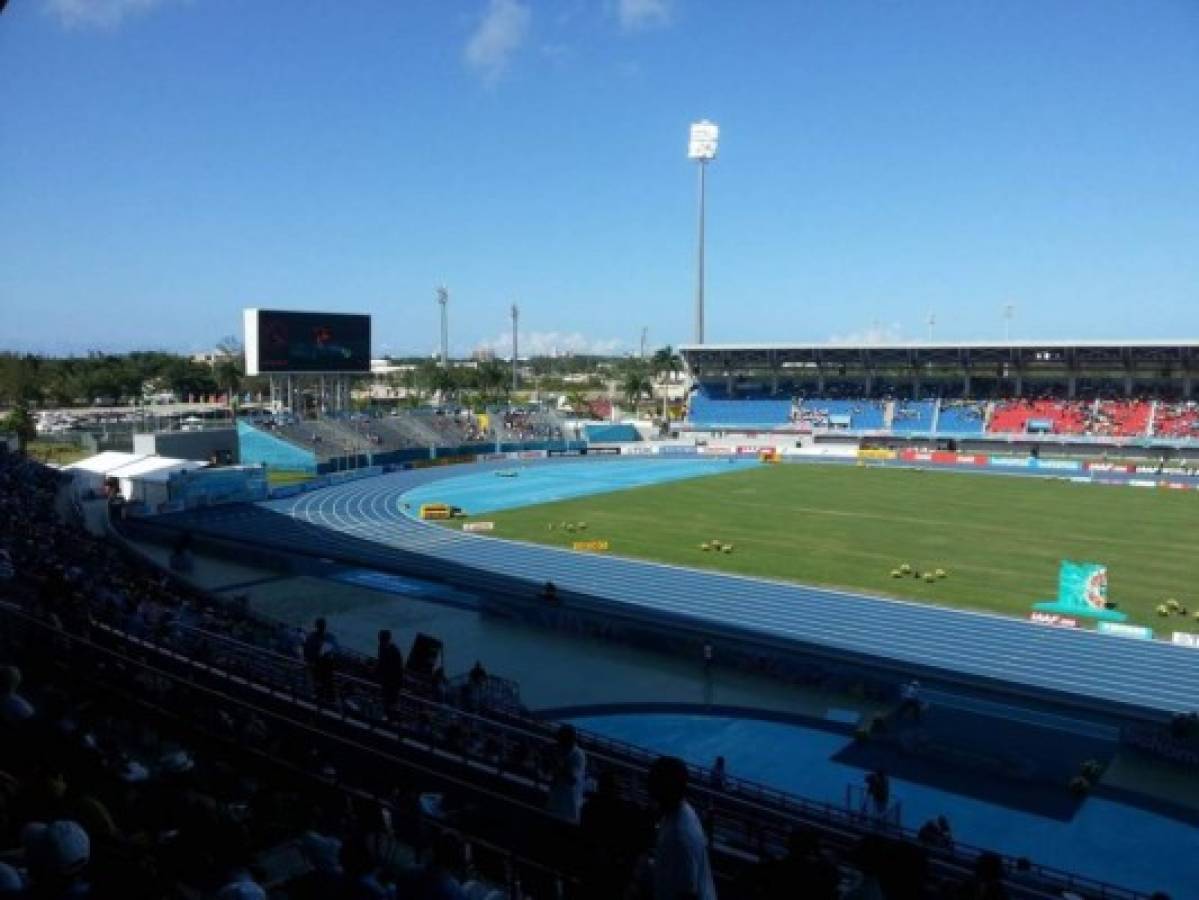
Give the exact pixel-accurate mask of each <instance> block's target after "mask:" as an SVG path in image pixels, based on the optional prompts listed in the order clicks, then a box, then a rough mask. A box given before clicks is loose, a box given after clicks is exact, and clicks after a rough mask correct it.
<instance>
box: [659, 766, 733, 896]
mask: <svg viewBox="0 0 1199 900" xmlns="http://www.w3.org/2000/svg"><path fill="white" fill-rule="evenodd" d="M648 787H649V795H650V797H651V798H653V800H654V802H655V803H657V804H658V808H659V810H660V811H661V814H662V818H661V820H660V821H659V823H658V837H657V841H656V843H655V849H654V868H653V884H654V891H653V896H654V900H715V898H716V884H715V882H714V881H713V880H712V868H711V864H710V863H709V861H708V841H707V838H706V837H705V835H704V829H703V826H702V825H701V824H700V821H699V816H697V815H696V814H695V810H694V809H692V808H691V804H689V803H688V802H687V799H686V795H687V764H686V763H684V762H683V761H682V760H681V759H679V758H678V757H675V756H660V757H658V758H657V759H656V760H654V762H653V764H652V765H651V766H650V769H649V784H648Z"/></svg>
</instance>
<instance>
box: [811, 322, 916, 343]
mask: <svg viewBox="0 0 1199 900" xmlns="http://www.w3.org/2000/svg"><path fill="white" fill-rule="evenodd" d="M828 341H829V343H830V344H860V345H863V346H868V345H870V344H905V343H911V341H910V340H908V339H907V338H905V337H904V336H903V326H902V325H900V324H899V323H898V322H892V323H891V324H890V325H881V324H879V323H878V322H875V323H874V324H873V325H871V326H870V327H869V328H864V329H862V330H861V331H851V332H849V333H848V334H834V335H833V336H832V337H830V338H829V339H828Z"/></svg>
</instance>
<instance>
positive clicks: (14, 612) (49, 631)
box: [0, 601, 575, 888]
mask: <svg viewBox="0 0 1199 900" xmlns="http://www.w3.org/2000/svg"><path fill="white" fill-rule="evenodd" d="M0 621H3V622H13V621H16V622H18V623H19V624H20V625H23V626H24V627H25V628H30V627H33V628H36V629H39V630H40V631H42V632H43V633H44V634H45V636H46V637H45V639H46V640H48V641H50V642H52V643H53V645H54V647H55V649H56V650H57V651H61V650H62V649H64V644H63V642H65V644H66V645H68V646H71V647H74V646H79V647H83V648H85V649H86V650H88V651H90V652H92V653H94V654H97V655H98V656H101V657H104V658H107V659H111V660H115V661H118V662H120V663H121V664H122V665H123V666H126V667H132V668H136V669H138V670H140V671H141V672H143V673H146V674H152V675H153V676H154V677H155V678H156V679H164V680H167V681H170V682H173V683H176V684H179V685H183V686H185V687H186V688H187V689H188V690H191V691H198V692H202V693H205V694H208V695H210V696H212V697H213V699H214V701H219V703H220V704H221V705H227V704H235V705H238V706H241V707H243V708H245V709H247V710H249V711H251V712H253V713H254V714H255V715H258V716H260V717H263V718H267V719H270V720H273V721H276V722H281V721H282V722H286V723H287V724H289V725H290V726H292V727H296V728H300V729H304V730H308V731H312V732H317V733H320V734H321V735H322V736H324V737H326V738H331V739H333V740H335V741H339V742H341V743H344V744H349V745H351V746H353V747H355V748H357V749H358V750H362V751H365V752H369V753H375V754H379V753H380V751H379V750H377V749H375V748H372V747H368V746H366V745H363V744H360V743H356V742H352V741H348V740H347V739H345V738H343V737H338V736H336V735H332V734H330V733H328V732H324V731H321V730H320V729H317V728H315V727H313V726H310V725H307V724H305V723H303V722H299V721H296V720H293V719H287V718H286V717H284V716H281V715H280V714H278V713H276V712H273V711H271V710H269V709H267V708H265V707H262V706H259V705H255V704H252V703H249V702H247V701H246V700H244V699H243V698H240V697H238V696H235V695H232V694H226V693H220V692H217V691H215V690H213V689H211V688H208V687H205V686H203V685H200V684H197V683H196V682H195V681H194V680H191V679H185V678H182V677H180V676H179V675H176V674H174V673H172V672H169V671H166V670H165V669H162V668H160V667H157V666H153V665H150V664H148V663H146V662H144V661H142V660H139V659H136V658H134V657H131V656H128V655H126V654H122V653H120V652H118V651H115V650H112V649H110V648H107V647H103V646H100V645H98V644H96V643H95V642H94V641H92V640H90V639H88V638H85V637H81V636H79V635H76V634H72V633H70V632H67V631H63V630H61V629H59V628H57V627H55V626H53V625H51V624H49V623H47V622H45V621H42V620H40V619H37V618H35V617H33V616H31V615H29V614H27V613H25V612H24V611H23V610H21V609H20V608H19V607H16V606H14V605H12V604H9V603H5V602H3V601H0ZM97 624H99V625H100V627H101V628H102V629H105V630H108V631H110V632H113V633H116V632H115V630H114V629H112V628H111V626H105V625H103V624H102V623H97ZM25 636H27V633H26V635H25ZM125 637H127V638H128V639H129V640H132V641H141V640H142V639H140V638H132V637H129V636H127V635H126V636H125ZM143 643H147V642H144V641H143ZM58 655H59V654H53V655H51V658H55V657H57V656H58ZM66 668H67V669H68V671H73V669H72V668H71V667H69V666H68V667H66ZM119 668H120V667H110V668H109V669H108V670H107V671H109V673H110V674H111V672H113V671H117V670H119ZM210 671H212V672H213V673H214V674H219V673H218V672H217V670H210ZM124 696H125V698H126V699H128V700H130V701H131V702H135V703H138V704H140V705H142V706H146V707H152V708H154V709H156V710H158V711H159V712H160V713H162V714H165V715H169V716H172V717H174V718H178V719H180V720H181V721H183V722H185V723H186V724H187V725H188V726H189V727H191V728H194V729H197V730H201V731H203V730H204V729H202V728H200V727H199V726H198V725H196V723H195V722H194V721H193V720H192V719H191V718H190V717H187V716H183V715H181V714H180V712H179V711H178V710H168V709H165V708H162V707H159V706H157V705H156V704H153V703H151V702H150V701H148V700H147V699H146V698H145V696H144V692H128V691H127V692H125V694H124ZM205 733H206V734H208V732H205ZM209 737H211V738H213V739H215V740H218V741H221V742H223V743H225V744H228V745H230V746H232V747H233V748H235V749H236V750H237V751H238V752H242V753H247V754H256V755H258V756H260V757H262V758H264V759H268V758H269V760H270V762H271V765H272V766H274V767H284V768H287V769H288V770H289V771H291V772H292V773H293V774H295V775H300V776H304V777H306V778H308V779H310V780H317V781H320V782H321V784H322V785H323V786H324V787H326V788H330V787H332V788H334V789H337V790H341V791H343V792H346V793H357V794H363V793H367V792H365V791H364V790H362V789H358V788H349V787H347V786H346V785H344V784H341V783H337V784H330V783H329V782H328V781H327V780H326V779H324V778H322V777H320V776H318V775H315V774H314V773H311V772H306V771H304V770H302V769H299V768H297V767H295V766H294V765H291V764H289V763H286V762H284V761H281V760H279V759H278V758H276V757H267V756H266V755H265V753H264V752H263V751H261V750H258V749H257V748H254V747H252V746H248V745H247V744H245V743H244V742H240V741H237V740H232V739H229V738H227V737H224V736H221V735H213V734H209ZM389 759H393V760H394V757H389ZM407 765H408V766H409V768H415V769H417V771H422V770H421V769H420V767H417V766H414V765H412V764H411V763H407ZM426 771H428V773H429V774H431V775H435V776H436V777H438V778H440V779H442V780H443V781H455V779H453V778H452V777H451V776H446V775H445V774H444V773H435V772H432V770H426ZM461 784H462V786H463V787H467V788H469V789H470V790H471V791H472V792H474V793H475V794H486V793H488V792H487V791H486V789H483V788H480V787H479V786H478V785H476V784H467V783H465V782H461ZM369 796H370V797H371V799H373V800H375V801H376V802H379V803H380V804H381V805H383V806H387V807H388V808H389V809H390V810H391V812H392V813H396V812H399V810H397V809H396V808H394V806H393V805H392V803H391V802H390V801H389V800H388V798H385V797H380V796H378V795H376V794H373V793H370V794H369ZM493 797H494V799H496V800H499V801H500V802H503V803H507V804H516V805H519V806H522V807H524V809H525V810H526V811H529V812H533V813H539V814H544V815H547V816H548V815H549V814H548V813H544V811H543V810H541V809H540V808H538V807H533V806H529V805H528V804H526V803H522V802H521V801H520V800H518V799H516V798H513V797H511V796H508V795H503V794H493ZM417 814H418V815H419V816H420V817H421V818H422V819H428V818H429V817H428V816H427V815H425V814H424V813H423V812H420V811H419V810H418V811H417ZM431 821H434V822H436V820H435V819H433V820H431ZM454 830H455V831H457V832H458V833H460V834H461V835H462V836H463V837H464V838H465V839H467V841H468V842H469V843H470V844H472V845H475V846H476V847H480V848H483V849H484V850H486V851H488V852H491V853H493V854H495V855H497V856H499V857H501V858H502V859H504V860H505V862H506V864H507V867H508V868H509V869H510V870H512V871H515V870H517V869H524V870H529V871H532V870H536V871H537V872H538V873H540V874H541V875H543V876H546V877H548V878H550V879H555V880H557V882H558V883H559V884H566V883H575V879H573V878H572V877H570V876H568V875H566V874H565V873H563V871H562V870H560V869H557V868H554V867H551V866H548V865H545V864H543V863H540V862H537V861H535V860H532V859H528V858H526V857H522V856H519V855H517V854H515V853H512V852H511V851H510V850H509V849H508V848H506V847H501V846H499V845H497V844H494V843H492V842H490V841H488V840H487V839H486V838H483V837H480V836H479V835H478V834H476V833H472V832H470V831H468V830H466V829H463V828H461V827H455V828H454ZM512 886H513V885H512V884H511V883H509V885H508V887H509V888H511V887H512Z"/></svg>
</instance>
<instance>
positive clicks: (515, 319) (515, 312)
mask: <svg viewBox="0 0 1199 900" xmlns="http://www.w3.org/2000/svg"><path fill="white" fill-rule="evenodd" d="M519 322H520V309H519V308H518V307H517V305H516V304H515V303H513V304H512V393H513V395H515V394H516V353H517V350H518V345H517V340H516V328H517V325H518V324H519ZM509 405H511V404H509Z"/></svg>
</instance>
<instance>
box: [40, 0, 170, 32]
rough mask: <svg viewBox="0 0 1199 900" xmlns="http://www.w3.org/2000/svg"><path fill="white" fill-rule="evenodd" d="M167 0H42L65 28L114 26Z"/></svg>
mask: <svg viewBox="0 0 1199 900" xmlns="http://www.w3.org/2000/svg"><path fill="white" fill-rule="evenodd" d="M165 2H167V0H43V3H44V5H45V8H46V10H47V11H48V12H49V13H50V14H51V15H53V16H54V17H55V18H57V19H58V21H59V22H60V23H61V24H62V25H63V26H64V27H66V28H88V27H92V28H115V27H116V26H117V25H119V24H121V22H122V21H123V20H124V19H126V18H127V17H129V16H136V15H141V14H142V13H147V12H149V11H150V10H152V9H155V8H156V7H159V6H162V5H163V4H164V3H165Z"/></svg>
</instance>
